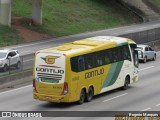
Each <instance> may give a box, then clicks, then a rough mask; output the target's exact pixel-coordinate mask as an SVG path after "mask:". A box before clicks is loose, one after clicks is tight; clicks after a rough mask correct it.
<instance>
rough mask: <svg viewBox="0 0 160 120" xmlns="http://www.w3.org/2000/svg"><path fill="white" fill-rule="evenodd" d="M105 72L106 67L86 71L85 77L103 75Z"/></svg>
mask: <svg viewBox="0 0 160 120" xmlns="http://www.w3.org/2000/svg"><path fill="white" fill-rule="evenodd" d="M103 73H104V68H101V69H99V70H94V71H90V72H86V73H85V79H88V78H91V77H95V76H99V75H101V74H103Z"/></svg>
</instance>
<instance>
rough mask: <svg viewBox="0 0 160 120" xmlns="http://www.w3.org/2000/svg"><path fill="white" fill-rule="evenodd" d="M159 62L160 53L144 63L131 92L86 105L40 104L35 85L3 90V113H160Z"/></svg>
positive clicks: (0, 98) (111, 94)
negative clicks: (35, 96)
mask: <svg viewBox="0 0 160 120" xmlns="http://www.w3.org/2000/svg"><path fill="white" fill-rule="evenodd" d="M159 61H160V52H158V55H157V60H156V61H148V62H147V63H140V67H139V81H138V82H137V83H135V84H132V85H130V87H129V89H128V90H125V91H123V90H120V89H116V90H113V91H110V92H107V93H104V94H101V95H98V96H95V97H94V99H93V100H92V101H91V102H89V103H84V104H82V105H77V103H71V104H62V103H60V104H55V103H48V102H45V101H36V100H34V99H33V98H32V85H27V86H23V87H19V86H18V87H17V86H15V88H13V89H10V90H7V91H4V90H1V91H0V111H160V95H159V93H160V74H159V73H160V72H159V71H160V62H159ZM91 116H92V115H91ZM47 119H49V120H50V119H51V118H47ZM56 119H60V118H56ZM65 119H69V118H65ZM72 119H73V118H72ZM76 119H82V118H76ZM90 119H91V118H90ZM94 119H95V118H93V119H92V120H94ZM101 119H103V118H101ZM111 119H112V118H111ZM70 120H71V119H70ZM107 120H108V119H107Z"/></svg>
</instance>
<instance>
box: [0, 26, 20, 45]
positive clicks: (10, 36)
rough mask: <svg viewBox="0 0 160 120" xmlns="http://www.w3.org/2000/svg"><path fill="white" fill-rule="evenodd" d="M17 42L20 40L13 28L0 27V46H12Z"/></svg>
mask: <svg viewBox="0 0 160 120" xmlns="http://www.w3.org/2000/svg"><path fill="white" fill-rule="evenodd" d="M19 41H20V38H19V36H18V33H17V31H16V30H15V29H14V28H10V27H8V26H4V25H0V46H6V45H13V44H16V43H19Z"/></svg>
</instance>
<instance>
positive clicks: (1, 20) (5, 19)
mask: <svg viewBox="0 0 160 120" xmlns="http://www.w3.org/2000/svg"><path fill="white" fill-rule="evenodd" d="M0 24H3V25H8V26H11V0H0Z"/></svg>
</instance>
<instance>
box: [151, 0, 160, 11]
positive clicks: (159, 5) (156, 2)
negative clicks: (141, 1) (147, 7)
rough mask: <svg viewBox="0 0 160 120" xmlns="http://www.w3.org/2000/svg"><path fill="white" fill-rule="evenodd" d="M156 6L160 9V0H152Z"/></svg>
mask: <svg viewBox="0 0 160 120" xmlns="http://www.w3.org/2000/svg"><path fill="white" fill-rule="evenodd" d="M150 2H152V3H153V4H154V5H155V6H157V7H158V8H159V9H160V0H150Z"/></svg>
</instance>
